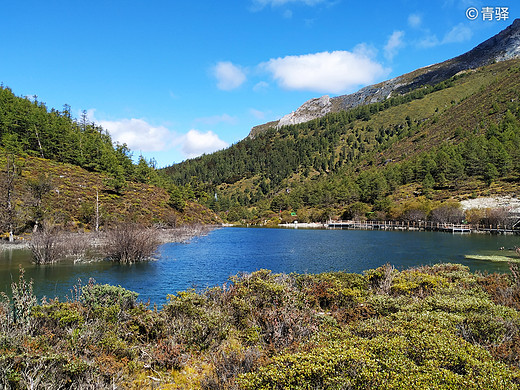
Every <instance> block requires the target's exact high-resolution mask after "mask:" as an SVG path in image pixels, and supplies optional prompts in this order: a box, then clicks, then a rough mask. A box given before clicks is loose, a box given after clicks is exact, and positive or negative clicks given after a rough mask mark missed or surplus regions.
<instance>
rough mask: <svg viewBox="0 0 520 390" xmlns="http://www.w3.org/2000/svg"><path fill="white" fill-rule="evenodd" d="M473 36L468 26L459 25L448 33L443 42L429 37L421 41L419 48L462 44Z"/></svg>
mask: <svg viewBox="0 0 520 390" xmlns="http://www.w3.org/2000/svg"><path fill="white" fill-rule="evenodd" d="M472 36H473V31H472V30H471V29H470V28H469V27H468V26H465V25H464V24H462V23H459V24H458V25H456V26H455V27H453V28H452V29H451V30H450V31H448V32H447V33H446V34H445V35H444V38H442V40H440V39H439V38H437V36H436V35H428V36H426V37H424V38H423V39H422V40H421V41H419V46H420V47H422V48H430V47H434V46H439V45H445V44H448V43H460V42H464V41H467V40H469V39H471V37H472Z"/></svg>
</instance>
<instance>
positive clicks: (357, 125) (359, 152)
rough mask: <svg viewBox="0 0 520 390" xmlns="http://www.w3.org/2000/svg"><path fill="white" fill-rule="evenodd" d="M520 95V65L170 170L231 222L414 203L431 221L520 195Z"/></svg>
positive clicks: (397, 212)
mask: <svg viewBox="0 0 520 390" xmlns="http://www.w3.org/2000/svg"><path fill="white" fill-rule="evenodd" d="M519 96H520V61H518V60H511V61H505V62H500V63H496V64H493V65H490V66H487V67H483V68H479V69H477V70H471V71H466V72H462V73H460V74H457V75H455V76H454V77H452V78H451V79H449V80H447V81H443V82H441V83H439V84H437V85H434V86H426V87H422V88H420V89H416V90H414V91H412V92H409V93H407V94H405V95H397V96H394V97H390V98H388V99H387V100H385V101H383V102H381V103H375V104H370V105H365V106H361V107H357V108H355V109H352V110H349V111H343V112H340V113H333V114H328V115H326V116H325V117H323V118H320V119H315V120H312V121H310V122H306V123H302V124H298V125H293V126H285V127H282V128H281V129H278V130H277V129H274V128H272V129H270V130H267V131H265V132H263V133H260V134H258V135H257V136H255V137H254V138H247V139H244V140H243V141H240V142H238V143H237V144H235V145H233V146H232V147H230V148H228V149H226V150H223V151H220V152H216V153H213V154H211V155H207V156H202V157H199V158H197V159H193V160H188V161H185V162H183V163H181V164H177V165H174V166H172V167H169V168H167V169H166V172H167V173H168V174H169V175H170V176H171V177H172V178H173V179H174V181H175V182H176V183H177V184H179V185H184V184H187V183H191V185H192V186H195V187H197V188H203V189H204V191H205V192H206V193H208V194H211V195H213V196H210V197H208V198H207V199H208V201H207V202H206V204H207V205H208V206H210V207H211V208H212V209H213V210H215V211H220V212H223V213H222V215H223V216H224V217H226V218H227V219H228V220H265V219H268V218H270V217H273V215H276V214H282V213H283V212H284V211H287V212H292V213H293V214H295V213H296V214H297V216H294V215H293V217H294V218H292V219H295V218H296V217H297V218H298V219H299V220H309V219H311V220H316V219H326V218H328V217H330V216H331V215H341V214H343V213H346V215H345V216H346V217H349V216H352V213H356V212H358V211H361V214H365V213H377V214H378V217H380V218H401V217H403V216H404V215H405V214H406V212H407V211H408V210H407V208H410V207H411V206H410V204H411V203H414V204H415V205H414V206H413V207H416V208H417V207H418V208H420V209H423V210H424V211H425V212H426V213H428V212H429V211H431V209H432V207H435V206H436V205H439V204H440V203H441V202H442V201H444V200H447V199H450V198H456V199H458V200H460V199H461V198H463V197H467V196H473V197H475V196H479V195H483V194H488V193H490V191H491V192H498V193H502V192H515V191H516V190H517V188H518V177H519V174H520V163H519V161H520V155H519V153H520V121H519V118H520V104H519V100H518V99H519ZM412 200H413V201H414V202H412ZM418 203H419V205H418ZM286 215H287V214H286ZM289 219H290V218H289Z"/></svg>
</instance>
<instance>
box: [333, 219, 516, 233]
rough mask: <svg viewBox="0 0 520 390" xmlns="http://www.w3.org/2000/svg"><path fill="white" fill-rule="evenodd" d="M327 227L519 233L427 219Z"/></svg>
mask: <svg viewBox="0 0 520 390" xmlns="http://www.w3.org/2000/svg"><path fill="white" fill-rule="evenodd" d="M327 227H328V228H330V229H361V230H422V231H441V232H449V233H494V234H520V229H513V228H512V227H506V226H483V225H463V224H453V223H437V222H429V221H425V222H423V221H421V222H410V221H329V222H328V223H327Z"/></svg>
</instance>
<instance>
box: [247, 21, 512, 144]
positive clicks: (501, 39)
mask: <svg viewBox="0 0 520 390" xmlns="http://www.w3.org/2000/svg"><path fill="white" fill-rule="evenodd" d="M513 58H520V19H516V20H515V21H514V22H513V24H511V25H510V26H509V27H507V28H506V29H504V30H502V31H501V32H500V33H498V34H497V35H495V36H493V37H491V38H489V39H488V40H486V41H484V42H482V43H481V44H479V45H478V46H476V47H475V48H473V49H472V50H470V51H468V52H467V53H464V54H462V55H460V56H458V57H455V58H452V59H450V60H447V61H444V62H441V63H438V64H435V65H430V66H426V67H424V68H420V69H417V70H415V71H413V72H410V73H407V74H404V75H402V76H399V77H396V78H393V79H391V80H387V81H384V82H382V83H379V84H375V85H369V86H367V87H364V88H362V89H360V90H359V91H357V92H354V93H352V94H349V95H342V96H337V97H332V98H331V97H329V96H328V95H325V96H322V97H320V98H314V99H311V100H309V101H307V102H305V103H304V104H303V105H302V106H301V107H299V108H298V109H297V110H296V111H294V112H292V113H290V114H288V115H285V116H284V117H282V118H281V119H280V120H278V121H275V122H270V123H268V124H265V125H260V126H255V127H254V128H253V129H252V130H251V133H250V134H249V135H250V136H254V135H256V134H258V133H259V132H261V131H263V130H265V129H267V128H269V127H276V128H280V127H282V126H285V125H294V124H298V123H303V122H308V121H310V120H313V119H316V118H320V117H322V116H324V115H326V114H328V113H329V112H338V111H343V110H348V109H351V108H354V107H357V106H360V105H363V104H370V103H376V102H380V101H383V100H385V99H387V98H389V97H390V96H391V95H395V94H403V93H406V92H409V91H411V90H414V89H416V88H419V87H421V86H424V85H434V84H437V83H440V82H441V81H444V80H447V79H449V78H450V77H452V76H454V75H455V74H457V73H459V72H461V71H465V70H469V69H475V68H478V67H481V66H485V65H488V64H490V63H493V62H497V61H505V60H509V59H513Z"/></svg>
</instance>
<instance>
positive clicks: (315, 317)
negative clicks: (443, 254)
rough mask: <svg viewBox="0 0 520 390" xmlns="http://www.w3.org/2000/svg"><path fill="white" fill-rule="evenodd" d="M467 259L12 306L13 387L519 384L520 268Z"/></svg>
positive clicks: (5, 305)
mask: <svg viewBox="0 0 520 390" xmlns="http://www.w3.org/2000/svg"><path fill="white" fill-rule="evenodd" d="M511 270H512V274H511V275H509V274H491V275H481V274H473V273H470V272H469V270H468V268H467V267H464V266H461V265H457V264H437V265H434V266H427V267H420V268H413V269H408V270H404V271H397V270H395V269H394V268H392V267H391V266H389V265H388V266H384V267H380V268H378V269H376V270H369V271H366V272H365V273H364V274H363V275H359V274H347V273H342V272H334V273H323V274H317V275H308V274H307V275H301V274H291V275H285V274H273V273H271V272H270V271H267V270H261V271H257V272H254V273H252V274H244V275H237V276H234V277H232V278H231V279H230V282H229V283H228V284H227V285H224V286H220V287H215V288H212V289H208V290H205V291H203V292H196V291H183V292H179V293H177V294H176V295H170V296H168V302H167V304H166V305H165V306H164V307H163V308H161V309H160V310H158V309H157V308H152V307H149V306H147V305H146V304H143V303H140V302H138V301H137V294H136V293H134V292H131V291H128V290H125V289H123V288H121V287H114V286H108V285H98V284H95V283H89V284H87V285H86V286H83V287H81V286H76V287H75V288H73V290H72V292H71V295H72V296H71V298H70V299H69V300H68V301H67V302H58V301H57V300H53V301H44V302H41V303H40V304H37V303H36V300H35V298H34V297H33V295H32V287H31V284H30V283H27V282H26V281H25V280H24V278H23V273H22V274H21V278H20V280H19V281H18V282H16V283H15V284H14V286H13V287H14V289H13V290H14V294H13V299H11V300H8V299H7V297H4V298H3V301H2V304H1V306H0V326H1V333H0V386H1V387H3V388H5V389H18V388H28V387H30V386H34V388H36V386H37V385H39V386H42V388H112V387H113V386H114V385H115V386H117V387H119V388H130V389H131V388H134V389H138V388H167V389H188V388H194V389H195V388H204V389H227V388H229V389H282V388H283V389H287V388H294V389H317V388H320V389H325V388H326V389H344V388H359V389H363V388H382V387H385V388H390V389H396V388H414V389H417V388H425V389H426V388H437V389H439V388H440V389H442V388H465V389H467V388H470V389H471V388H485V389H514V388H518V387H520V385H519V384H520V369H519V363H520V314H519V312H518V309H519V308H520V273H519V271H518V266H516V265H512V266H511Z"/></svg>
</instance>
